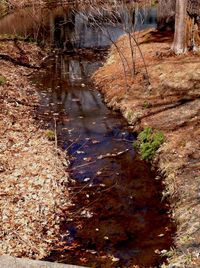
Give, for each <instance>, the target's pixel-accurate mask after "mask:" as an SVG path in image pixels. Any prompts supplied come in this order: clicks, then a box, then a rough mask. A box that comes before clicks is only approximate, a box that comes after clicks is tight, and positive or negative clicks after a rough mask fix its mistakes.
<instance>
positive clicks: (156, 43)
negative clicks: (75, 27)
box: [94, 30, 200, 268]
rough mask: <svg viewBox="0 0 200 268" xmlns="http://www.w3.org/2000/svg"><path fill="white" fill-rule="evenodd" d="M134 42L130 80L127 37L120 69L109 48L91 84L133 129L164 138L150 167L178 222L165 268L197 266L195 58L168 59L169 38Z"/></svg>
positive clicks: (199, 138) (151, 33)
mask: <svg viewBox="0 0 200 268" xmlns="http://www.w3.org/2000/svg"><path fill="white" fill-rule="evenodd" d="M136 38H137V40H138V42H139V44H140V49H141V51H139V50H138V48H137V47H135V48H134V49H135V50H136V61H135V74H134V75H130V70H131V68H132V67H131V68H130V66H133V62H132V57H131V55H132V53H131V50H130V46H129V44H130V42H129V40H128V37H127V36H123V37H122V38H120V39H119V40H118V42H117V47H118V48H120V50H121V51H122V53H123V58H125V59H126V61H124V63H123V64H122V62H121V59H122V57H121V55H119V50H118V49H116V46H115V47H114V46H113V47H112V48H111V51H110V53H109V56H108V58H107V61H106V63H105V64H104V66H103V67H102V68H100V69H99V70H98V71H97V72H96V74H95V75H94V81H95V83H96V85H97V87H98V89H100V90H101V92H102V93H103V94H104V97H105V100H106V102H107V104H108V106H110V107H111V108H113V109H116V110H120V111H121V112H122V114H123V115H124V117H125V118H126V119H127V120H128V121H129V123H130V124H132V125H134V127H135V130H137V131H139V132H140V131H141V130H142V129H144V128H148V127H149V128H151V129H154V130H157V131H159V132H160V133H162V134H163V135H164V137H165V140H164V143H162V145H161V147H160V149H159V150H158V151H157V153H156V155H155V156H154V160H153V163H154V164H155V165H156V166H157V167H158V168H159V169H160V171H161V172H162V174H164V175H165V180H164V182H163V183H165V186H166V191H165V192H164V193H163V194H164V196H169V197H170V200H171V205H172V210H173V218H174V219H175V220H176V223H177V233H176V236H175V238H174V241H175V248H172V250H171V251H170V252H168V253H167V256H168V257H169V262H170V264H173V265H174V266H169V267H187V268H189V267H199V266H200V258H199V254H200V228H199V226H200V222H199V218H200V203H199V179H200V165H199V158H200V148H199V144H200V131H199V129H200V128H199V122H200V100H199V97H200V78H199V74H200V61H199V59H200V58H199V55H194V54H187V55H183V56H179V57H176V56H174V55H173V54H171V52H170V46H171V42H172V38H173V36H172V34H170V33H169V34H168V35H167V34H166V33H165V34H164V35H163V34H162V33H159V32H157V31H156V30H148V31H145V32H140V33H137V36H136ZM141 52H142V55H143V57H144V59H143V57H141ZM144 60H145V64H144ZM145 65H146V66H145ZM124 66H125V70H124ZM146 67H147V68H146ZM124 73H126V77H125V76H124ZM149 82H150V83H149Z"/></svg>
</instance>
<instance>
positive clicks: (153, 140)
mask: <svg viewBox="0 0 200 268" xmlns="http://www.w3.org/2000/svg"><path fill="white" fill-rule="evenodd" d="M163 142H164V135H163V133H162V132H160V131H153V129H152V128H150V127H146V128H145V129H144V130H143V131H142V132H140V134H139V135H138V138H137V141H136V147H137V148H138V150H139V153H140V155H141V158H142V159H143V160H151V159H152V158H153V157H154V155H155V153H156V151H157V150H158V148H159V147H160V145H161V144H162V143H163Z"/></svg>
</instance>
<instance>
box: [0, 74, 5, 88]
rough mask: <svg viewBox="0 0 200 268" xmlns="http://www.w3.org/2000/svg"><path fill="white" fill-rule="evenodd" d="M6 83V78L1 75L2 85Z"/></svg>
mask: <svg viewBox="0 0 200 268" xmlns="http://www.w3.org/2000/svg"><path fill="white" fill-rule="evenodd" d="M5 83H6V78H5V77H4V76H3V75H0V86H3V85H4V84H5Z"/></svg>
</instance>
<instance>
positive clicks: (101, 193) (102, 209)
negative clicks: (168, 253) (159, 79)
mask: <svg viewBox="0 0 200 268" xmlns="http://www.w3.org/2000/svg"><path fill="white" fill-rule="evenodd" d="M101 61H102V56H101V55H99V56H98V55H95V57H91V55H90V59H88V57H86V56H80V55H79V56H78V55H76V56H73V57H69V56H64V55H60V56H57V57H56V58H52V59H51V60H50V61H49V62H47V64H46V65H47V66H48V67H47V69H46V70H44V71H43V72H41V73H37V75H36V76H35V77H34V78H33V79H34V82H35V83H36V84H37V85H38V88H39V94H40V97H41V106H40V108H39V110H38V116H39V118H40V120H41V123H42V125H44V122H46V128H48V129H49V128H50V129H52V130H54V129H55V122H56V131H57V135H58V143H59V145H60V146H61V147H62V148H63V149H64V150H66V151H67V153H68V154H69V155H70V172H71V176H72V178H74V180H75V182H74V183H73V182H71V183H70V184H69V185H68V187H69V188H70V195H71V199H72V206H71V207H70V210H69V213H67V215H66V218H65V219H64V220H63V224H62V237H63V239H62V241H61V243H60V245H55V248H54V250H53V252H52V253H51V255H50V256H49V258H47V260H50V261H59V262H64V263H70V264H79V265H85V266H89V267H132V265H134V264H135V265H140V267H150V266H153V267H158V266H159V263H160V262H161V261H162V260H161V258H160V257H159V256H158V254H156V253H155V252H156V251H157V250H160V251H162V250H165V249H169V247H170V246H171V245H172V232H173V225H172V223H171V222H170V219H169V217H168V204H167V203H165V202H161V191H162V190H163V189H162V185H161V182H160V180H157V179H156V178H157V177H156V173H155V172H152V171H151V169H150V166H149V165H148V164H146V163H145V162H143V161H141V160H139V158H138V156H137V155H136V153H135V151H134V149H133V144H132V143H133V141H134V140H135V135H134V133H133V132H132V130H131V128H130V127H129V126H128V125H127V123H126V122H125V120H124V119H123V118H122V116H121V115H120V114H119V113H118V112H114V111H111V110H109V109H108V108H107V107H106V106H105V104H104V103H103V101H102V98H101V96H100V94H99V93H98V92H97V91H96V90H95V89H94V86H93V85H92V84H91V81H90V79H89V77H90V75H91V73H92V72H93V71H94V70H95V69H97V68H98V66H99V65H101V64H102V62H101ZM50 118H52V120H50Z"/></svg>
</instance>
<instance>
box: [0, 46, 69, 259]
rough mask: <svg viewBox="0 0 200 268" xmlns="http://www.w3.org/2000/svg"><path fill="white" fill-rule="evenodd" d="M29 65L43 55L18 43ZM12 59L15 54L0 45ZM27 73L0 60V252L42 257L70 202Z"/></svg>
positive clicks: (60, 158)
mask: <svg viewBox="0 0 200 268" xmlns="http://www.w3.org/2000/svg"><path fill="white" fill-rule="evenodd" d="M21 45H22V47H23V50H24V51H25V53H27V54H28V55H29V59H30V61H31V62H32V63H34V64H38V63H40V60H41V59H42V57H43V56H44V55H43V53H42V52H41V51H40V49H39V48H38V47H37V46H35V45H33V44H32V45H30V44H25V43H24V44H21ZM0 50H1V51H4V50H5V52H6V53H7V54H8V53H9V52H10V51H11V52H10V53H11V56H12V57H14V56H15V54H17V53H18V52H17V51H16V52H15V50H16V48H15V46H14V43H13V44H12V43H11V42H9V45H6V43H4V44H3V45H2V44H0ZM30 72H32V70H31V71H30V69H27V68H25V67H19V66H14V65H13V64H12V63H10V62H6V61H2V60H1V69H0V75H2V76H4V77H5V78H6V83H5V84H4V85H0V135H1V140H0V215H1V217H0V254H1V255H2V254H9V255H13V256H17V257H29V258H34V259H42V258H44V257H45V256H47V255H48V254H49V253H50V251H51V248H53V246H55V244H56V243H58V241H59V240H60V235H59V233H60V222H61V220H62V219H63V212H64V211H66V210H67V208H68V205H69V198H68V192H67V188H66V184H67V182H68V173H66V171H65V169H66V166H68V164H67V161H66V159H65V156H64V154H63V153H62V152H60V151H58V149H57V148H55V146H54V144H53V143H52V142H50V141H48V139H47V138H46V137H45V135H44V131H42V130H40V129H39V127H38V125H37V122H36V121H35V120H34V119H33V114H34V107H37V105H38V95H37V93H36V90H35V88H34V87H33V86H32V85H30V82H29V81H28V79H27V77H28V75H29V74H30Z"/></svg>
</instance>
